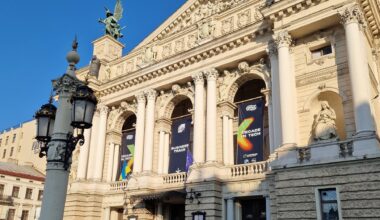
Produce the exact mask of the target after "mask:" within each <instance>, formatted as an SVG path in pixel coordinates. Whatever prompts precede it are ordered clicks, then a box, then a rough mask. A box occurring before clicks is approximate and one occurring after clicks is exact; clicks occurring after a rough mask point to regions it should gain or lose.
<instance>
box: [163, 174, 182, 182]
mask: <svg viewBox="0 0 380 220" xmlns="http://www.w3.org/2000/svg"><path fill="white" fill-rule="evenodd" d="M186 177H187V174H186V173H185V172H183V173H173V174H167V175H164V176H162V179H163V182H164V184H174V183H184V182H185V181H186Z"/></svg>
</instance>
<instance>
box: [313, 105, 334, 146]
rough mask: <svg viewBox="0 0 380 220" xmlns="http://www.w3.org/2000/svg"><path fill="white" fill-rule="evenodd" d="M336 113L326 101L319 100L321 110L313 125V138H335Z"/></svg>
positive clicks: (319, 139) (317, 139) (321, 139)
mask: <svg viewBox="0 0 380 220" xmlns="http://www.w3.org/2000/svg"><path fill="white" fill-rule="evenodd" d="M335 120H336V115H335V111H334V110H333V109H332V108H330V106H329V103H328V102H327V101H322V102H321V110H320V111H319V113H318V115H317V117H316V119H315V126H314V140H316V141H323V140H330V139H334V138H335V139H336V138H337V134H336V130H337V129H336V124H335Z"/></svg>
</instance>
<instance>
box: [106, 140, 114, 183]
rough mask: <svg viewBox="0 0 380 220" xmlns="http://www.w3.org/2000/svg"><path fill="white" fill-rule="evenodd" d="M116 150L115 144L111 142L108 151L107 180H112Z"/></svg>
mask: <svg viewBox="0 0 380 220" xmlns="http://www.w3.org/2000/svg"><path fill="white" fill-rule="evenodd" d="M114 152H115V144H114V143H110V144H109V151H108V165H107V179H106V180H107V182H111V181H112V168H113V160H114V159H115V158H114Z"/></svg>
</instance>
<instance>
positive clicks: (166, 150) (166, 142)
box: [162, 133, 170, 174]
mask: <svg viewBox="0 0 380 220" xmlns="http://www.w3.org/2000/svg"><path fill="white" fill-rule="evenodd" d="M169 139H170V134H169V133H165V136H164V165H163V172H162V173H163V174H167V173H168V172H169Z"/></svg>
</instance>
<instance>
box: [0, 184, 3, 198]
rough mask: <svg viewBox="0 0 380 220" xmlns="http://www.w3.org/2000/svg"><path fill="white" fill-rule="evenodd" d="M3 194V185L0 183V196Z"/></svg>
mask: <svg viewBox="0 0 380 220" xmlns="http://www.w3.org/2000/svg"><path fill="white" fill-rule="evenodd" d="M3 194H4V185H3V184H0V197H2V196H3Z"/></svg>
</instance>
